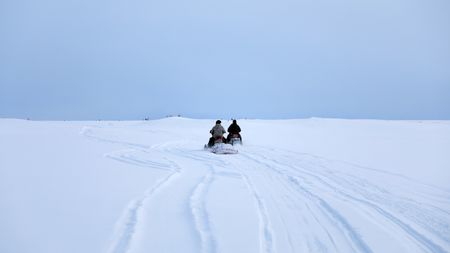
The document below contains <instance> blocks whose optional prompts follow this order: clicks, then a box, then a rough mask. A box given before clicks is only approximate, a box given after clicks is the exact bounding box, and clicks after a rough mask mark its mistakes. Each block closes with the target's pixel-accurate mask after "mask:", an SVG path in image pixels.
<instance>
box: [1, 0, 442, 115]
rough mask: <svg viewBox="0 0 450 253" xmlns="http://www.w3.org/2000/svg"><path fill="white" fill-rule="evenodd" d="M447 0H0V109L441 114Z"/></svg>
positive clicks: (21, 111)
mask: <svg viewBox="0 0 450 253" xmlns="http://www.w3.org/2000/svg"><path fill="white" fill-rule="evenodd" d="M449 13H450V1H448V0H342V1H336V0H227V1H217V0H192V1H188V0H161V1H154V0H40V1H36V0H0V117H13V118H32V119H142V118H144V117H150V118H159V117H164V116H165V115H169V114H181V115H182V116H186V117H194V118H230V117H237V118H242V117H246V118H304V117H313V116H314V117H336V118H384V119H450V14H449Z"/></svg>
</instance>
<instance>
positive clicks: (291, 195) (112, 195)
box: [0, 118, 450, 253]
mask: <svg viewBox="0 0 450 253" xmlns="http://www.w3.org/2000/svg"><path fill="white" fill-rule="evenodd" d="M213 123H214V120H193V119H185V118H167V119H162V120H154V121H134V122H130V121H128V122H34V121H23V120H10V119H1V120H0V252H1V253H21V252H27V253H28V252H33V253H41V252H42V253H71V252H74V253H75V252H76V253H80V252H83V253H88V252H93V253H99V252H105V253H125V252H128V253H135V252H136V253H138V252H153V253H159V252H183V253H189V252H193V253H194V252H195V253H206V252H210V253H214V252H224V253H239V252H242V253H251V252H261V253H275V252H278V253H291V252H292V253H297V252H345V253H347V252H366V253H368V252H381V253H388V252H393V253H398V252H450V122H449V121H380V120H337V119H314V118H313V119H304V120H276V121H269V120H239V121H238V123H239V124H240V126H241V128H242V129H243V133H242V135H243V140H244V145H243V146H241V147H239V154H236V155H215V154H212V153H209V152H207V151H204V150H203V145H204V144H205V143H206V142H207V139H208V138H209V133H208V132H209V129H210V128H211V127H212V126H213ZM229 123H230V122H227V121H224V123H223V125H225V127H227V126H228V125H229Z"/></svg>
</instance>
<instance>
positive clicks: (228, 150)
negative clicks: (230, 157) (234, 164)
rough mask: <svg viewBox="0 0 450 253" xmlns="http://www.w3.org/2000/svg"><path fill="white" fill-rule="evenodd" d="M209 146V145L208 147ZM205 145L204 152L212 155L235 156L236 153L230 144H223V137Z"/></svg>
mask: <svg viewBox="0 0 450 253" xmlns="http://www.w3.org/2000/svg"><path fill="white" fill-rule="evenodd" d="M208 144H209V145H208ZM208 144H205V147H204V148H205V150H208V151H211V152H212V153H214V154H237V153H238V151H237V150H236V149H235V148H234V147H233V145H231V144H226V143H224V138H223V137H218V138H215V139H214V143H213V144H212V145H211V143H208Z"/></svg>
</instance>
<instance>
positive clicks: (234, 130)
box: [227, 119, 242, 143]
mask: <svg viewBox="0 0 450 253" xmlns="http://www.w3.org/2000/svg"><path fill="white" fill-rule="evenodd" d="M240 132H241V128H240V127H239V125H238V124H237V122H236V120H235V119H234V120H233V123H232V124H231V125H230V126H229V127H228V136H227V142H230V140H231V138H232V137H233V136H234V135H237V136H239V140H241V143H242V136H241V134H240Z"/></svg>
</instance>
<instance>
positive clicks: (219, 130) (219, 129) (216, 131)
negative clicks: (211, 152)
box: [208, 120, 226, 147]
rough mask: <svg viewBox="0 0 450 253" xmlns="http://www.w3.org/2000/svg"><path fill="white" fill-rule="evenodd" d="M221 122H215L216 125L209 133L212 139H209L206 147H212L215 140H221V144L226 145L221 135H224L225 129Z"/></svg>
mask: <svg viewBox="0 0 450 253" xmlns="http://www.w3.org/2000/svg"><path fill="white" fill-rule="evenodd" d="M221 123H222V121H220V120H217V121H216V125H215V126H214V127H213V128H212V129H211V130H210V131H209V132H210V133H211V134H212V137H211V138H209V142H208V146H209V147H212V146H213V145H214V143H215V141H216V140H219V139H221V140H222V142H224V143H226V139H225V138H224V137H223V134H224V133H226V132H225V129H224V128H223V126H222V125H221Z"/></svg>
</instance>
